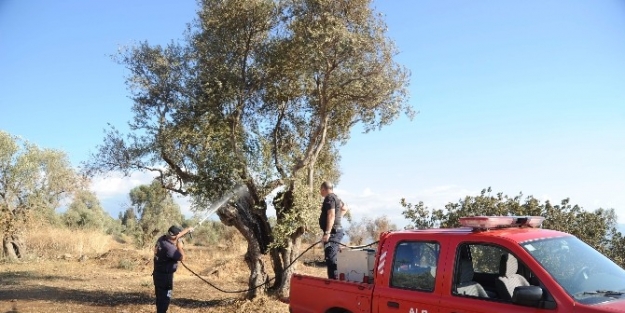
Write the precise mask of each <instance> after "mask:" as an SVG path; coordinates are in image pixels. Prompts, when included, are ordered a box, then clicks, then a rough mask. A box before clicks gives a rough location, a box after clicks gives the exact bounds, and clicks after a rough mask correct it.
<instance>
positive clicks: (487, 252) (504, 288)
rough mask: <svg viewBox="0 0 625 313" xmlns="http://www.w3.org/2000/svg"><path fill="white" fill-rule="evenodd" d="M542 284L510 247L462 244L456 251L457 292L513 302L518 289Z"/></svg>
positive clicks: (454, 290) (455, 281)
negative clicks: (507, 248) (508, 248)
mask: <svg viewBox="0 0 625 313" xmlns="http://www.w3.org/2000/svg"><path fill="white" fill-rule="evenodd" d="M530 281H531V282H533V284H534V285H538V284H539V282H537V279H536V278H535V276H534V275H533V274H532V273H530V271H529V269H528V268H527V267H526V266H525V265H524V264H522V263H521V262H520V261H519V260H518V259H517V258H516V256H514V255H513V254H512V253H510V252H509V251H508V250H506V249H504V248H502V247H499V246H495V245H488V244H462V245H460V246H459V248H458V251H457V254H456V265H455V270H454V284H453V290H452V291H453V294H454V295H457V296H468V297H477V298H484V299H493V300H498V301H502V300H503V301H512V295H513V293H514V289H515V288H516V287H520V286H529V285H530Z"/></svg>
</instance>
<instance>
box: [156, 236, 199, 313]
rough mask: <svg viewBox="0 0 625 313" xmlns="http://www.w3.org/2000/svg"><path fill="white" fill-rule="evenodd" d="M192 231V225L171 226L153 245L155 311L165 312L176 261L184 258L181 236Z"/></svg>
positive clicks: (172, 284) (171, 288)
mask: <svg viewBox="0 0 625 313" xmlns="http://www.w3.org/2000/svg"><path fill="white" fill-rule="evenodd" d="M190 232H193V227H189V228H185V229H184V230H182V229H180V228H179V227H178V226H172V227H170V228H169V230H168V231H167V234H166V235H163V236H161V237H160V238H159V239H158V240H157V241H156V245H155V246H154V272H152V276H153V280H154V289H155V293H156V313H166V312H167V309H168V308H169V302H170V301H171V297H172V290H173V289H174V272H176V269H177V268H178V261H184V260H185V253H184V248H183V243H182V240H181V239H182V237H183V236H184V235H186V234H187V233H190Z"/></svg>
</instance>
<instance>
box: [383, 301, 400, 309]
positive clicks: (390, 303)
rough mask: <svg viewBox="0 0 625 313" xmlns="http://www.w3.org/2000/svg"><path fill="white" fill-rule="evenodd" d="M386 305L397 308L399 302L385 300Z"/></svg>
mask: <svg viewBox="0 0 625 313" xmlns="http://www.w3.org/2000/svg"><path fill="white" fill-rule="evenodd" d="M386 305H387V306H388V307H389V308H394V309H399V303H397V302H393V301H388V302H386Z"/></svg>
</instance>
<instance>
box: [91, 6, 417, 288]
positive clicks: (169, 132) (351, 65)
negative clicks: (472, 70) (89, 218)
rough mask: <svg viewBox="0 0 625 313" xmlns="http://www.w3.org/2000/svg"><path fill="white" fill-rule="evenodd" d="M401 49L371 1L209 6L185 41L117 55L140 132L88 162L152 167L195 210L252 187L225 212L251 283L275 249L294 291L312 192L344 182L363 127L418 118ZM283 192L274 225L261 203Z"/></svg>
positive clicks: (109, 144)
mask: <svg viewBox="0 0 625 313" xmlns="http://www.w3.org/2000/svg"><path fill="white" fill-rule="evenodd" d="M396 53H397V51H396V49H395V47H394V45H393V43H392V41H391V40H390V39H389V38H388V37H387V35H386V26H385V25H384V22H383V20H382V17H381V16H380V15H379V14H377V13H376V12H374V10H372V9H371V1H370V0H349V1H348V0H282V1H278V0H203V1H200V9H199V11H198V18H197V19H196V21H195V22H194V23H192V24H190V27H189V31H188V34H187V36H186V39H185V40H184V41H182V42H181V43H171V44H169V45H167V46H166V47H162V46H158V45H150V44H149V43H145V42H144V43H141V44H139V45H137V46H135V47H131V48H129V49H128V50H127V51H125V52H124V53H122V54H121V55H119V57H118V59H119V61H120V62H121V63H122V64H124V65H125V66H126V67H127V68H128V70H129V76H128V79H127V82H128V85H129V86H130V89H131V97H132V99H133V101H134V105H133V112H134V119H133V120H132V121H131V122H130V129H131V132H130V133H129V134H123V133H121V132H119V131H117V130H116V129H114V128H112V129H110V131H109V132H108V134H107V136H106V138H105V140H104V143H103V144H102V145H101V146H100V148H99V153H97V154H96V155H95V158H93V160H92V162H90V164H89V166H88V168H89V169H90V170H96V171H111V170H118V171H123V172H125V173H130V172H131V171H135V170H142V171H152V172H155V173H156V175H157V179H158V181H159V182H160V183H161V185H162V186H164V187H165V188H167V189H168V190H170V191H172V192H176V193H179V194H181V195H188V196H190V197H192V200H193V204H194V208H195V209H197V210H202V209H203V208H206V207H207V206H208V205H210V204H211V199H215V198H217V197H219V196H220V195H222V194H224V193H226V192H227V191H228V190H230V189H231V188H233V187H234V186H236V185H239V184H243V185H245V186H246V187H247V190H248V191H249V192H248V193H247V194H246V195H245V196H244V197H241V198H239V199H238V200H237V201H236V203H230V205H227V206H224V207H222V208H221V209H220V210H219V211H218V215H219V218H220V220H221V221H222V222H223V223H224V224H226V225H230V226H234V227H236V229H237V230H238V231H239V232H240V233H241V234H242V235H243V237H244V238H245V239H246V241H247V243H248V248H247V253H246V255H245V261H246V263H247V265H248V266H249V269H250V280H249V285H250V286H256V285H260V284H262V283H264V282H266V281H267V279H268V276H267V273H266V271H265V264H264V261H263V259H262V258H261V256H262V254H265V253H270V254H271V257H272V265H273V268H274V272H275V273H277V276H278V277H277V279H276V282H275V284H274V286H272V288H273V289H276V290H277V291H278V293H280V294H286V293H287V292H288V286H289V281H290V277H291V273H292V270H293V269H294V267H291V268H290V269H289V270H288V271H286V272H285V268H286V267H287V265H288V264H290V263H291V262H293V261H294V260H295V257H296V256H297V254H298V252H299V245H300V242H301V237H302V234H304V232H305V231H306V230H314V228H315V227H316V226H315V223H314V222H313V221H314V220H315V218H314V215H315V214H317V212H315V209H316V208H318V205H319V198H318V195H317V194H316V192H317V190H316V188H315V187H316V185H317V184H319V183H320V181H321V180H322V179H328V180H333V181H337V180H338V178H339V174H340V172H339V169H338V162H339V160H340V150H339V148H340V146H341V145H342V144H344V143H345V142H347V140H348V139H349V136H350V134H351V131H352V130H353V128H354V126H356V125H361V126H360V127H362V129H363V130H364V131H365V132H367V131H370V130H375V129H378V128H379V127H382V126H384V125H387V124H389V123H391V122H392V121H394V120H395V119H396V118H397V117H398V116H399V115H400V114H401V113H402V112H405V113H407V114H408V115H409V116H412V113H413V112H412V110H411V108H410V106H408V105H407V103H406V99H407V97H406V86H407V82H408V73H407V70H406V69H405V68H403V67H402V66H400V65H398V64H397V63H396V62H395V61H394V59H393V58H394V56H395V54H396ZM279 186H282V191H280V193H279V194H278V196H277V197H276V198H275V199H274V201H273V205H274V206H275V208H276V215H277V216H276V218H277V219H276V225H275V227H271V226H270V224H269V222H268V218H267V213H266V210H267V203H265V200H264V199H265V196H266V195H268V194H269V193H270V192H271V191H272V190H274V189H275V188H276V187H279ZM262 291H263V289H254V290H253V291H250V293H249V294H248V296H249V297H253V296H255V295H256V294H258V293H259V292H262Z"/></svg>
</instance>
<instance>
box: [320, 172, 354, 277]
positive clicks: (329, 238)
mask: <svg viewBox="0 0 625 313" xmlns="http://www.w3.org/2000/svg"><path fill="white" fill-rule="evenodd" d="M319 192H320V193H321V196H322V197H324V198H323V204H322V205H321V215H320V216H319V227H321V230H322V231H323V237H322V238H321V241H322V242H323V244H324V249H323V252H324V255H325V259H326V266H327V267H328V278H329V279H336V272H337V270H338V265H337V258H338V253H339V244H338V243H339V242H341V239H343V236H344V235H345V233H344V232H343V227H342V226H341V218H342V217H343V215H344V214H345V213H346V212H347V206H346V205H345V204H344V203H343V201H341V199H339V197H338V196H337V195H336V194H334V185H332V183H331V182H327V181H325V182H323V183H322V184H321V188H320V190H319Z"/></svg>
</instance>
